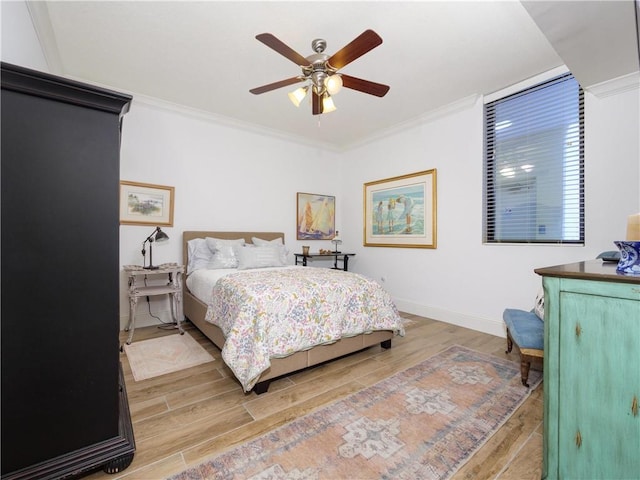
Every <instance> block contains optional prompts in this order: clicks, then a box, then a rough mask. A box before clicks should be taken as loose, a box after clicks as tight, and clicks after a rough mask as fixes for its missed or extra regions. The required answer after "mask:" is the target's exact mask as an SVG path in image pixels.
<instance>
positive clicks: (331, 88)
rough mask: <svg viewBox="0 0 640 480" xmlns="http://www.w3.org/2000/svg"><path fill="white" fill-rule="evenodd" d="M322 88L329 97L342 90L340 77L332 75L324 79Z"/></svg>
mask: <svg viewBox="0 0 640 480" xmlns="http://www.w3.org/2000/svg"><path fill="white" fill-rule="evenodd" d="M324 86H325V87H326V89H327V92H328V93H329V95H335V94H336V93H338V92H339V91H340V89H341V88H342V77H341V76H340V75H338V74H333V75H331V76H330V77H327V78H325V79H324Z"/></svg>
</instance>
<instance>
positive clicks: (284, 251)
mask: <svg viewBox="0 0 640 480" xmlns="http://www.w3.org/2000/svg"><path fill="white" fill-rule="evenodd" d="M251 242H253V244H254V245H256V246H257V247H265V246H277V247H278V249H279V251H280V260H281V261H282V265H287V264H288V263H289V249H288V248H287V247H286V246H285V245H284V242H283V241H282V237H278V238H274V239H273V240H264V239H263V238H258V237H251Z"/></svg>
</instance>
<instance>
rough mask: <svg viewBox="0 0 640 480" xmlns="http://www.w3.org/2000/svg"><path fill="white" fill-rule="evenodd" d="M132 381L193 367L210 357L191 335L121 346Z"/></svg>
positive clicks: (170, 336)
mask: <svg viewBox="0 0 640 480" xmlns="http://www.w3.org/2000/svg"><path fill="white" fill-rule="evenodd" d="M124 351H125V352H126V353H127V358H128V359H129V365H131V373H132V374H133V378H134V380H136V381H140V380H145V379H147V378H153V377H157V376H160V375H165V374H167V373H171V372H177V371H179V370H184V369H185V368H189V367H195V366H196V365H200V364H202V363H206V362H212V361H213V360H214V358H213V357H212V356H211V354H209V352H207V351H206V350H205V349H204V348H203V347H202V346H201V345H200V344H199V343H198V342H196V341H195V340H194V339H193V337H192V336H191V335H189V334H188V333H185V334H184V335H178V334H176V335H167V336H165V337H159V338H152V339H150V340H143V341H141V342H134V343H132V344H131V345H125V346H124Z"/></svg>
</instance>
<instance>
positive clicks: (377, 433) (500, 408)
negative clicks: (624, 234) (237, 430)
mask: <svg viewBox="0 0 640 480" xmlns="http://www.w3.org/2000/svg"><path fill="white" fill-rule="evenodd" d="M541 377H542V374H541V372H539V371H534V370H532V371H531V372H530V375H529V381H530V384H531V388H532V389H533V388H535V387H536V386H538V385H539V383H540V381H541ZM529 393H530V390H529V389H527V388H526V387H524V386H522V383H521V381H520V364H519V362H518V363H516V362H511V361H508V360H505V359H501V358H498V357H494V356H492V355H487V354H483V353H478V352H475V351H473V350H469V349H467V348H465V347H461V346H457V345H456V346H452V347H450V348H448V349H446V350H444V351H443V352H441V353H438V354H437V355H434V356H433V357H431V358H429V359H427V360H425V361H423V362H422V363H420V364H418V365H416V366H415V367H411V368H409V369H407V370H405V371H402V372H399V373H396V374H394V375H393V376H391V377H389V378H387V379H385V380H383V381H381V382H379V383H377V384H375V385H373V386H371V387H367V388H365V389H364V390H361V391H359V392H356V393H354V394H351V395H350V396H348V397H346V398H344V399H343V400H340V401H337V402H335V403H333V404H331V405H328V406H326V407H323V408H321V409H320V410H317V411H315V412H313V413H310V414H307V415H305V416H303V417H300V418H297V419H296V420H294V421H293V422H291V423H289V424H286V425H283V426H281V427H279V428H277V429H275V430H273V431H271V432H269V433H267V434H263V435H262V436H260V437H258V438H256V439H254V440H251V441H249V442H247V443H245V444H242V445H240V446H237V447H235V448H233V449H232V450H230V451H227V452H226V453H222V454H220V455H219V456H217V457H215V458H213V459H211V460H209V461H207V462H205V463H202V464H201V465H199V466H197V467H194V468H190V469H188V470H185V471H184V472H181V473H179V474H177V475H175V476H173V477H171V478H172V479H173V480H186V479H188V480H200V479H218V478H219V479H225V480H231V479H256V480H257V479H285V478H286V479H380V478H384V479H407V480H415V479H445V478H449V477H450V476H451V475H453V474H454V473H455V472H456V471H457V470H458V469H459V468H460V467H461V466H462V465H464V463H465V462H466V461H467V460H468V459H469V458H470V457H471V456H472V455H473V454H474V453H475V452H476V451H477V450H478V449H479V448H480V447H481V446H482V445H483V444H484V443H485V442H486V441H487V440H488V439H489V438H490V437H491V435H493V434H494V433H495V432H496V431H497V430H498V429H499V428H500V427H501V426H502V425H503V424H504V423H505V422H506V421H507V420H508V419H509V417H510V416H511V415H512V414H513V412H514V411H515V410H516V409H517V408H518V407H519V406H520V405H521V404H522V403H523V402H524V400H525V399H526V398H527V397H528V396H529Z"/></svg>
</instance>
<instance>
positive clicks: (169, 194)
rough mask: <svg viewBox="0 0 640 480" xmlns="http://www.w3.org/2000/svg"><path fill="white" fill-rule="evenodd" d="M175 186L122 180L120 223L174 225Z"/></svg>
mask: <svg viewBox="0 0 640 480" xmlns="http://www.w3.org/2000/svg"><path fill="white" fill-rule="evenodd" d="M174 193H175V188H174V187H170V186H167V185H154V184H151V183H139V182H129V181H125V180H122V181H120V224H121V225H155V226H164V227H173V204H174Z"/></svg>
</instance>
